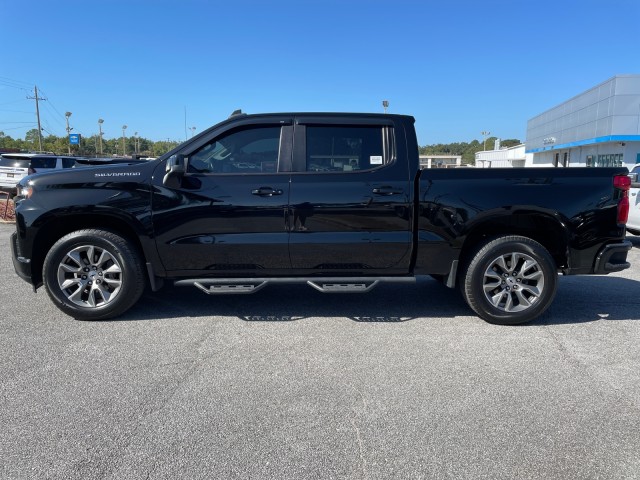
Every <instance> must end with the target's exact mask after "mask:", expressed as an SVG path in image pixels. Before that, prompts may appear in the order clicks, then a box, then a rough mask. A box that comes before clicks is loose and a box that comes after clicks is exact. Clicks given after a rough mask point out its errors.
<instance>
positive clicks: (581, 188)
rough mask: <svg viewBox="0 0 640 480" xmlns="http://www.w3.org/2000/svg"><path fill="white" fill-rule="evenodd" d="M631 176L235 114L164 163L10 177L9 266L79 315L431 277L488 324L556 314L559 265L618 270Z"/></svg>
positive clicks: (405, 120) (302, 116)
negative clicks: (494, 162)
mask: <svg viewBox="0 0 640 480" xmlns="http://www.w3.org/2000/svg"><path fill="white" fill-rule="evenodd" d="M627 173H628V171H627V170H626V168H570V169H558V168H512V169H473V168H469V169H428V170H421V169H420V165H419V155H418V144H417V139H416V134H415V130H414V119H413V117H410V116H404V115H386V114H385V115H380V114H347V113H341V114H337V113H336V114H332V113H290V114H261V115H244V114H241V115H234V116H232V117H230V118H229V119H227V120H226V121H223V122H221V123H219V124H217V125H215V126H213V127H211V128H210V129H208V130H206V131H204V132H202V133H200V134H199V135H197V136H196V137H194V138H192V139H191V140H189V141H187V142H185V143H183V144H182V145H180V146H179V147H177V148H176V149H174V150H173V151H171V152H168V153H167V154H166V155H164V156H162V157H160V158H158V159H157V160H153V161H149V162H147V163H141V164H136V165H112V166H104V167H102V166H101V167H95V168H85V169H74V170H73V171H60V172H52V173H44V174H37V175H34V176H30V177H27V178H25V179H23V180H22V181H21V182H20V185H19V192H18V196H17V197H16V230H17V231H16V233H14V234H13V235H12V240H11V246H12V251H13V262H14V267H15V270H16V272H17V274H18V275H19V276H20V277H22V278H23V279H25V280H27V281H28V282H30V283H31V284H32V285H33V286H34V289H37V288H39V287H40V286H42V285H44V286H45V289H46V291H47V293H48V295H49V296H50V298H51V300H52V301H53V302H54V303H55V304H56V305H57V306H58V307H59V308H60V309H61V310H62V311H64V312H65V313H67V314H69V315H71V316H73V317H75V318H78V319H89V320H90V319H104V318H111V317H115V316H118V315H121V314H122V313H124V312H125V311H126V310H128V309H129V308H130V307H131V306H133V305H134V304H135V303H136V301H137V300H138V299H139V297H140V296H141V294H142V292H143V290H144V288H145V286H146V285H149V286H150V287H151V289H153V290H158V289H159V288H161V287H162V286H163V284H164V283H166V282H169V281H170V282H173V283H174V285H178V286H185V285H189V286H195V287H197V288H199V289H201V290H202V291H204V292H205V293H208V294H226V293H251V292H254V291H257V290H259V289H261V288H262V287H264V286H266V285H268V284H270V283H294V282H303V283H308V284H309V285H311V286H312V287H314V288H316V289H318V290H320V291H323V292H328V293H333V292H365V291H369V290H370V289H371V288H373V287H374V286H375V285H377V284H378V283H380V282H406V283H411V282H415V279H416V277H418V276H421V275H431V276H433V277H435V278H437V279H439V280H440V281H442V282H443V283H444V284H446V285H447V286H448V287H452V288H453V287H458V288H460V291H461V292H462V295H463V297H464V299H465V300H466V302H467V303H468V304H469V306H470V307H471V308H472V309H473V310H474V311H475V312H476V313H477V314H478V315H479V316H480V317H481V318H483V319H485V320H487V321H489V322H492V323H497V324H517V323H523V322H527V321H530V320H532V319H534V318H536V317H538V316H539V315H540V314H542V313H543V312H544V311H545V310H546V309H547V308H548V307H549V305H550V304H551V302H552V300H553V298H554V296H555V292H556V283H557V278H558V273H563V274H566V275H574V274H607V273H611V272H616V271H620V270H623V269H625V268H628V267H629V266H630V265H629V263H627V261H626V257H627V252H628V251H629V249H630V248H631V244H630V242H627V241H625V240H624V237H625V222H626V216H627V214H628V209H629V198H628V190H629V185H630V182H629V177H628V176H627Z"/></svg>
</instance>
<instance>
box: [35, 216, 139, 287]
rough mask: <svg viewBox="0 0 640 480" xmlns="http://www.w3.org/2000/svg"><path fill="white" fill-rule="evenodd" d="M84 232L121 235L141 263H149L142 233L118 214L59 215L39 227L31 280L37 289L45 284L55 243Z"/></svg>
mask: <svg viewBox="0 0 640 480" xmlns="http://www.w3.org/2000/svg"><path fill="white" fill-rule="evenodd" d="M85 229H100V230H108V231H110V232H113V233H116V234H118V235H120V236H122V237H123V238H125V239H126V240H127V241H129V242H130V244H131V245H132V246H133V248H134V249H135V250H136V251H137V252H138V253H139V255H140V256H141V261H142V263H143V264H144V263H145V262H146V258H147V254H146V252H145V249H144V247H143V245H142V242H141V241H140V235H141V232H140V230H139V229H136V228H135V227H134V226H133V225H132V224H131V223H130V222H128V221H127V220H125V219H123V218H120V217H118V216H115V215H108V214H95V213H90V214H89V213H87V214H80V215H78V214H76V215H68V216H62V217H60V216H56V217H55V218H52V219H50V220H49V221H47V222H46V223H45V224H43V225H41V226H39V228H38V233H37V235H36V236H35V238H34V242H33V256H32V258H31V275H32V277H31V278H32V283H33V285H35V286H36V288H37V287H40V286H41V285H42V282H43V278H42V267H43V265H44V259H45V257H46V256H47V253H48V252H49V250H50V249H51V247H52V246H53V244H54V243H56V242H57V241H58V240H59V239H61V238H62V237H64V236H65V235H67V234H69V233H71V232H75V231H77V230H85ZM147 281H148V278H147Z"/></svg>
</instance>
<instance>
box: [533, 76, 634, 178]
mask: <svg viewBox="0 0 640 480" xmlns="http://www.w3.org/2000/svg"><path fill="white" fill-rule="evenodd" d="M526 153H527V162H526V166H528V167H529V166H533V167H542V166H547V167H552V166H555V167H585V166H586V167H607V166H626V167H627V168H629V169H631V168H633V167H634V166H635V165H636V164H638V163H640V75H617V76H615V77H613V78H611V79H609V80H607V81H605V82H603V83H601V84H600V85H596V86H595V87H593V88H591V89H590V90H587V91H586V92H584V93H581V94H580V95H577V96H576V97H573V98H571V99H569V100H567V101H566V102H564V103H561V104H560V105H558V106H556V107H554V108H552V109H550V110H547V111H546V112H543V113H541V114H540V115H538V116H536V117H534V118H532V119H531V120H529V122H528V123H527V141H526ZM529 154H530V155H529Z"/></svg>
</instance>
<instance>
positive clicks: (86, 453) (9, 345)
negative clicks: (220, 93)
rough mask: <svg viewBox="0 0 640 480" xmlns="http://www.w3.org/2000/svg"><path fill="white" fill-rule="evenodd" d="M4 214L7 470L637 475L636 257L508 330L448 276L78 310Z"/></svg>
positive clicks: (0, 412) (183, 291) (563, 282)
mask: <svg viewBox="0 0 640 480" xmlns="http://www.w3.org/2000/svg"><path fill="white" fill-rule="evenodd" d="M13 229H14V226H13V225H0V251H3V252H5V254H4V255H2V256H1V257H0V274H1V277H0V278H1V280H0V305H2V316H1V318H0V359H1V361H0V426H2V428H0V458H2V462H0V465H1V466H0V477H2V478H45V477H47V478H83V479H84V478H180V477H181V478H345V477H348V478H392V477H397V478H417V477H450V478H478V477H483V476H484V477H490V478H494V477H495V478H516V477H517V478H523V477H526V478H637V477H639V476H640V453H638V452H640V436H639V435H638V432H639V431H640V348H638V345H639V344H640V320H638V317H640V273H639V272H640V270H638V268H639V267H640V238H639V237H630V238H631V239H632V241H633V242H634V246H635V248H634V249H633V251H632V252H631V254H630V261H631V262H632V264H633V265H634V266H633V267H632V269H630V270H627V271H624V272H621V273H618V274H614V275H610V276H607V277H564V278H561V279H560V284H559V288H558V296H557V298H556V301H555V303H554V304H553V305H552V307H551V308H550V309H549V311H548V312H547V313H546V314H545V315H544V316H543V318H541V319H540V320H538V321H537V322H534V323H533V324H531V325H525V326H520V327H498V326H493V325H490V324H487V323H485V322H484V321H482V320H480V319H478V318H477V317H475V316H474V315H472V313H471V311H470V310H469V309H468V307H467V306H466V305H465V303H464V302H463V300H462V298H461V296H460V295H459V294H458V292H456V291H453V290H449V289H446V288H444V287H442V286H441V285H439V284H438V283H437V282H435V281H431V280H424V281H420V282H419V283H418V285H416V286H403V285H385V286H381V287H378V288H377V289H376V290H374V291H373V292H372V293H370V294H362V295H358V294H343V295H331V296H328V295H326V294H322V293H319V292H316V291H315V290H313V289H311V288H308V287H303V286H273V287H268V288H266V289H264V290H262V291H260V292H258V293H256V294H254V295H250V296H242V295H239V296H224V297H208V296H206V295H204V294H203V293H201V292H199V291H197V290H196V289H193V288H170V287H168V288H165V289H164V290H162V291H161V292H157V293H146V294H145V295H144V297H143V298H142V300H141V301H140V302H139V303H138V304H137V305H136V306H135V307H134V308H133V309H132V310H130V311H129V312H127V313H126V314H125V315H124V316H123V317H121V318H120V319H118V320H115V321H103V322H78V321H74V320H72V319H70V318H68V317H66V316H65V315H64V314H62V313H61V312H60V311H59V310H58V309H57V308H55V307H54V306H53V305H52V304H51V302H50V301H49V298H48V297H47V295H46V293H45V292H44V290H42V289H41V290H39V291H38V293H36V294H34V293H33V292H32V290H31V288H30V287H29V285H28V284H27V283H25V282H23V281H22V280H20V279H18V277H17V276H15V274H14V273H13V268H12V266H11V260H10V256H9V247H8V239H9V235H10V233H11V232H12V231H13Z"/></svg>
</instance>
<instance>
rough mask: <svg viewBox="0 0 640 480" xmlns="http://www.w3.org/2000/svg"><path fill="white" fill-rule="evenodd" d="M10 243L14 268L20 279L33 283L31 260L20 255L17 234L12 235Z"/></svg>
mask: <svg viewBox="0 0 640 480" xmlns="http://www.w3.org/2000/svg"><path fill="white" fill-rule="evenodd" d="M10 243H11V260H12V261H13V268H14V269H15V271H16V273H17V274H18V276H19V277H20V278H22V279H23V280H25V281H26V282H29V283H33V282H32V281H31V259H30V258H25V257H23V256H22V255H20V251H19V249H18V234H17V233H16V232H14V233H13V234H12V235H11V239H10Z"/></svg>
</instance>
